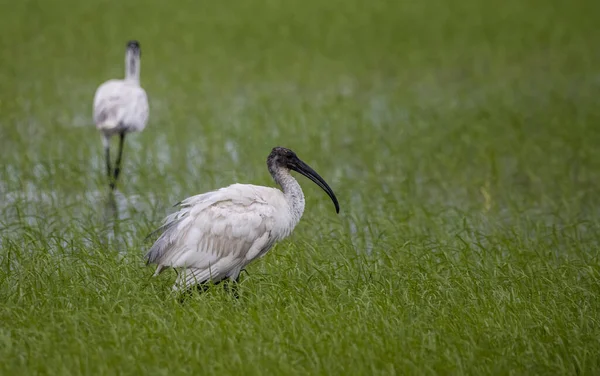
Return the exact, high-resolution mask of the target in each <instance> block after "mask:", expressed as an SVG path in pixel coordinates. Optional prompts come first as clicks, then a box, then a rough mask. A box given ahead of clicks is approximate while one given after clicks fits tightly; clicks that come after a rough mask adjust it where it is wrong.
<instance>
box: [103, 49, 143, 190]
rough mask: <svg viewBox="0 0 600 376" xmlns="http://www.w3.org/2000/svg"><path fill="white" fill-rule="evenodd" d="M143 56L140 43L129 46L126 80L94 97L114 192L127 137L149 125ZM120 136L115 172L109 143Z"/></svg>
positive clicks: (113, 82) (106, 86)
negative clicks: (141, 73) (143, 87)
mask: <svg viewBox="0 0 600 376" xmlns="http://www.w3.org/2000/svg"><path fill="white" fill-rule="evenodd" d="M141 56H142V52H141V49H140V44H139V42H138V41H135V40H133V41H129V42H127V48H126V52H125V79H124V80H109V81H106V82H105V83H103V84H102V85H100V86H99V87H98V89H97V90H96V94H95V95H94V122H95V123H96V128H97V129H98V130H99V131H100V132H101V133H102V142H103V144H104V153H105V158H106V172H107V175H108V184H109V186H110V188H111V190H113V189H114V188H115V185H116V184H117V180H118V179H119V173H120V172H121V157H122V155H123V144H124V142H125V135H126V134H127V133H129V132H139V131H142V130H143V129H144V128H145V127H146V123H147V121H148V97H147V96H146V92H145V91H144V89H142V87H141V86H140V60H141ZM115 135H119V138H120V139H119V151H118V154H117V160H116V162H115V168H114V170H113V168H112V166H111V163H110V139H111V137H112V136H115Z"/></svg>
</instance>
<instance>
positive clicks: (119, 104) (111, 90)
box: [94, 80, 149, 131]
mask: <svg viewBox="0 0 600 376" xmlns="http://www.w3.org/2000/svg"><path fill="white" fill-rule="evenodd" d="M148 112H149V108H148V97H147V95H146V92H145V91H144V89H142V88H141V87H139V86H137V85H134V84H128V83H126V82H124V81H121V80H110V81H107V82H105V83H104V84H102V85H100V87H99V88H98V90H96V94H95V95H94V122H95V123H96V127H98V128H99V129H105V130H108V129H113V128H117V127H123V128H125V129H126V130H135V131H141V130H142V129H144V128H145V126H146V123H147V122H148Z"/></svg>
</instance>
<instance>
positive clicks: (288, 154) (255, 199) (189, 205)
mask: <svg viewBox="0 0 600 376" xmlns="http://www.w3.org/2000/svg"><path fill="white" fill-rule="evenodd" d="M267 166H268V168H269V172H270V173H271V176H273V179H274V180H275V182H276V183H277V184H278V185H279V186H280V187H281V190H279V189H276V188H271V187H263V186H257V185H251V184H233V185H230V186H228V187H225V188H221V189H218V190H215V191H212V192H208V193H204V194H200V195H197V196H192V197H189V198H187V199H185V200H183V201H182V202H180V203H179V204H178V205H180V208H179V211H177V212H175V213H173V214H171V215H169V216H168V217H167V218H166V219H165V221H164V223H163V225H162V227H160V228H159V229H158V230H156V231H154V232H153V233H152V234H151V235H153V234H157V233H159V234H161V235H160V237H159V238H158V239H157V240H156V242H155V243H154V244H153V245H152V247H151V248H150V250H149V251H148V253H147V254H146V256H145V257H146V258H147V263H148V264H150V263H154V264H158V267H157V268H156V272H155V273H154V275H155V276H156V275H158V274H160V273H161V272H162V271H163V270H165V269H166V268H169V267H171V268H179V269H182V271H181V272H180V273H178V276H177V280H176V281H175V285H174V286H173V289H174V290H179V291H183V290H188V289H189V288H190V287H194V286H195V285H199V286H205V284H206V283H207V282H209V281H212V282H213V283H218V282H220V281H223V280H225V279H229V280H232V281H235V282H237V280H238V277H239V275H240V271H241V270H242V269H243V268H244V267H245V266H246V265H248V264H249V263H251V262H252V261H254V260H256V259H257V258H259V257H262V256H264V255H265V254H266V253H267V251H268V250H269V249H270V248H271V247H272V246H273V245H274V244H275V243H276V242H278V241H280V240H282V239H284V238H286V237H287V236H289V235H290V234H291V233H292V231H293V230H294V227H295V226H296V225H297V224H298V222H299V221H300V217H302V213H303V212H304V194H303V193H302V188H300V184H298V182H297V181H296V179H294V177H292V175H291V174H290V170H293V171H296V172H299V173H300V174H302V175H304V176H306V177H307V178H309V179H310V180H312V181H313V182H314V183H316V184H317V185H318V186H319V187H321V188H322V189H323V190H324V191H325V192H327V194H328V195H329V197H330V198H331V200H332V201H333V204H334V205H335V210H336V213H339V211H340V208H339V204H338V201H337V198H336V197H335V194H334V193H333V191H332V190H331V188H330V187H329V185H327V183H326V182H325V181H324V180H323V178H321V176H319V174H317V173H316V172H315V171H314V170H313V169H312V168H311V167H310V166H308V165H307V164H306V163H304V162H302V161H301V160H300V159H299V158H298V157H297V156H296V154H295V153H294V152H293V151H291V150H290V149H286V148H282V147H276V148H273V150H272V151H271V153H270V154H269V157H268V158H267ZM176 270H177V269H176Z"/></svg>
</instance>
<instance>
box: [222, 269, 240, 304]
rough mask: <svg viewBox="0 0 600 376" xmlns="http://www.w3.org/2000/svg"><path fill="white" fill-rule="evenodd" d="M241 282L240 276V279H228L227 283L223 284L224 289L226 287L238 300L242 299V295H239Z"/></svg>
mask: <svg viewBox="0 0 600 376" xmlns="http://www.w3.org/2000/svg"><path fill="white" fill-rule="evenodd" d="M239 280H240V276H239V275H238V277H237V278H236V279H231V278H228V279H227V281H225V283H224V284H223V287H225V291H227V292H231V294H232V295H233V297H234V298H236V299H239V298H240V294H239V293H238V282H239Z"/></svg>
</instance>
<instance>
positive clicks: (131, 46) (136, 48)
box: [127, 40, 142, 55]
mask: <svg viewBox="0 0 600 376" xmlns="http://www.w3.org/2000/svg"><path fill="white" fill-rule="evenodd" d="M127 50H128V51H132V52H133V53H135V54H137V55H141V54H142V48H141V47H140V42H138V41H137V40H130V41H129V42H127Z"/></svg>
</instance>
